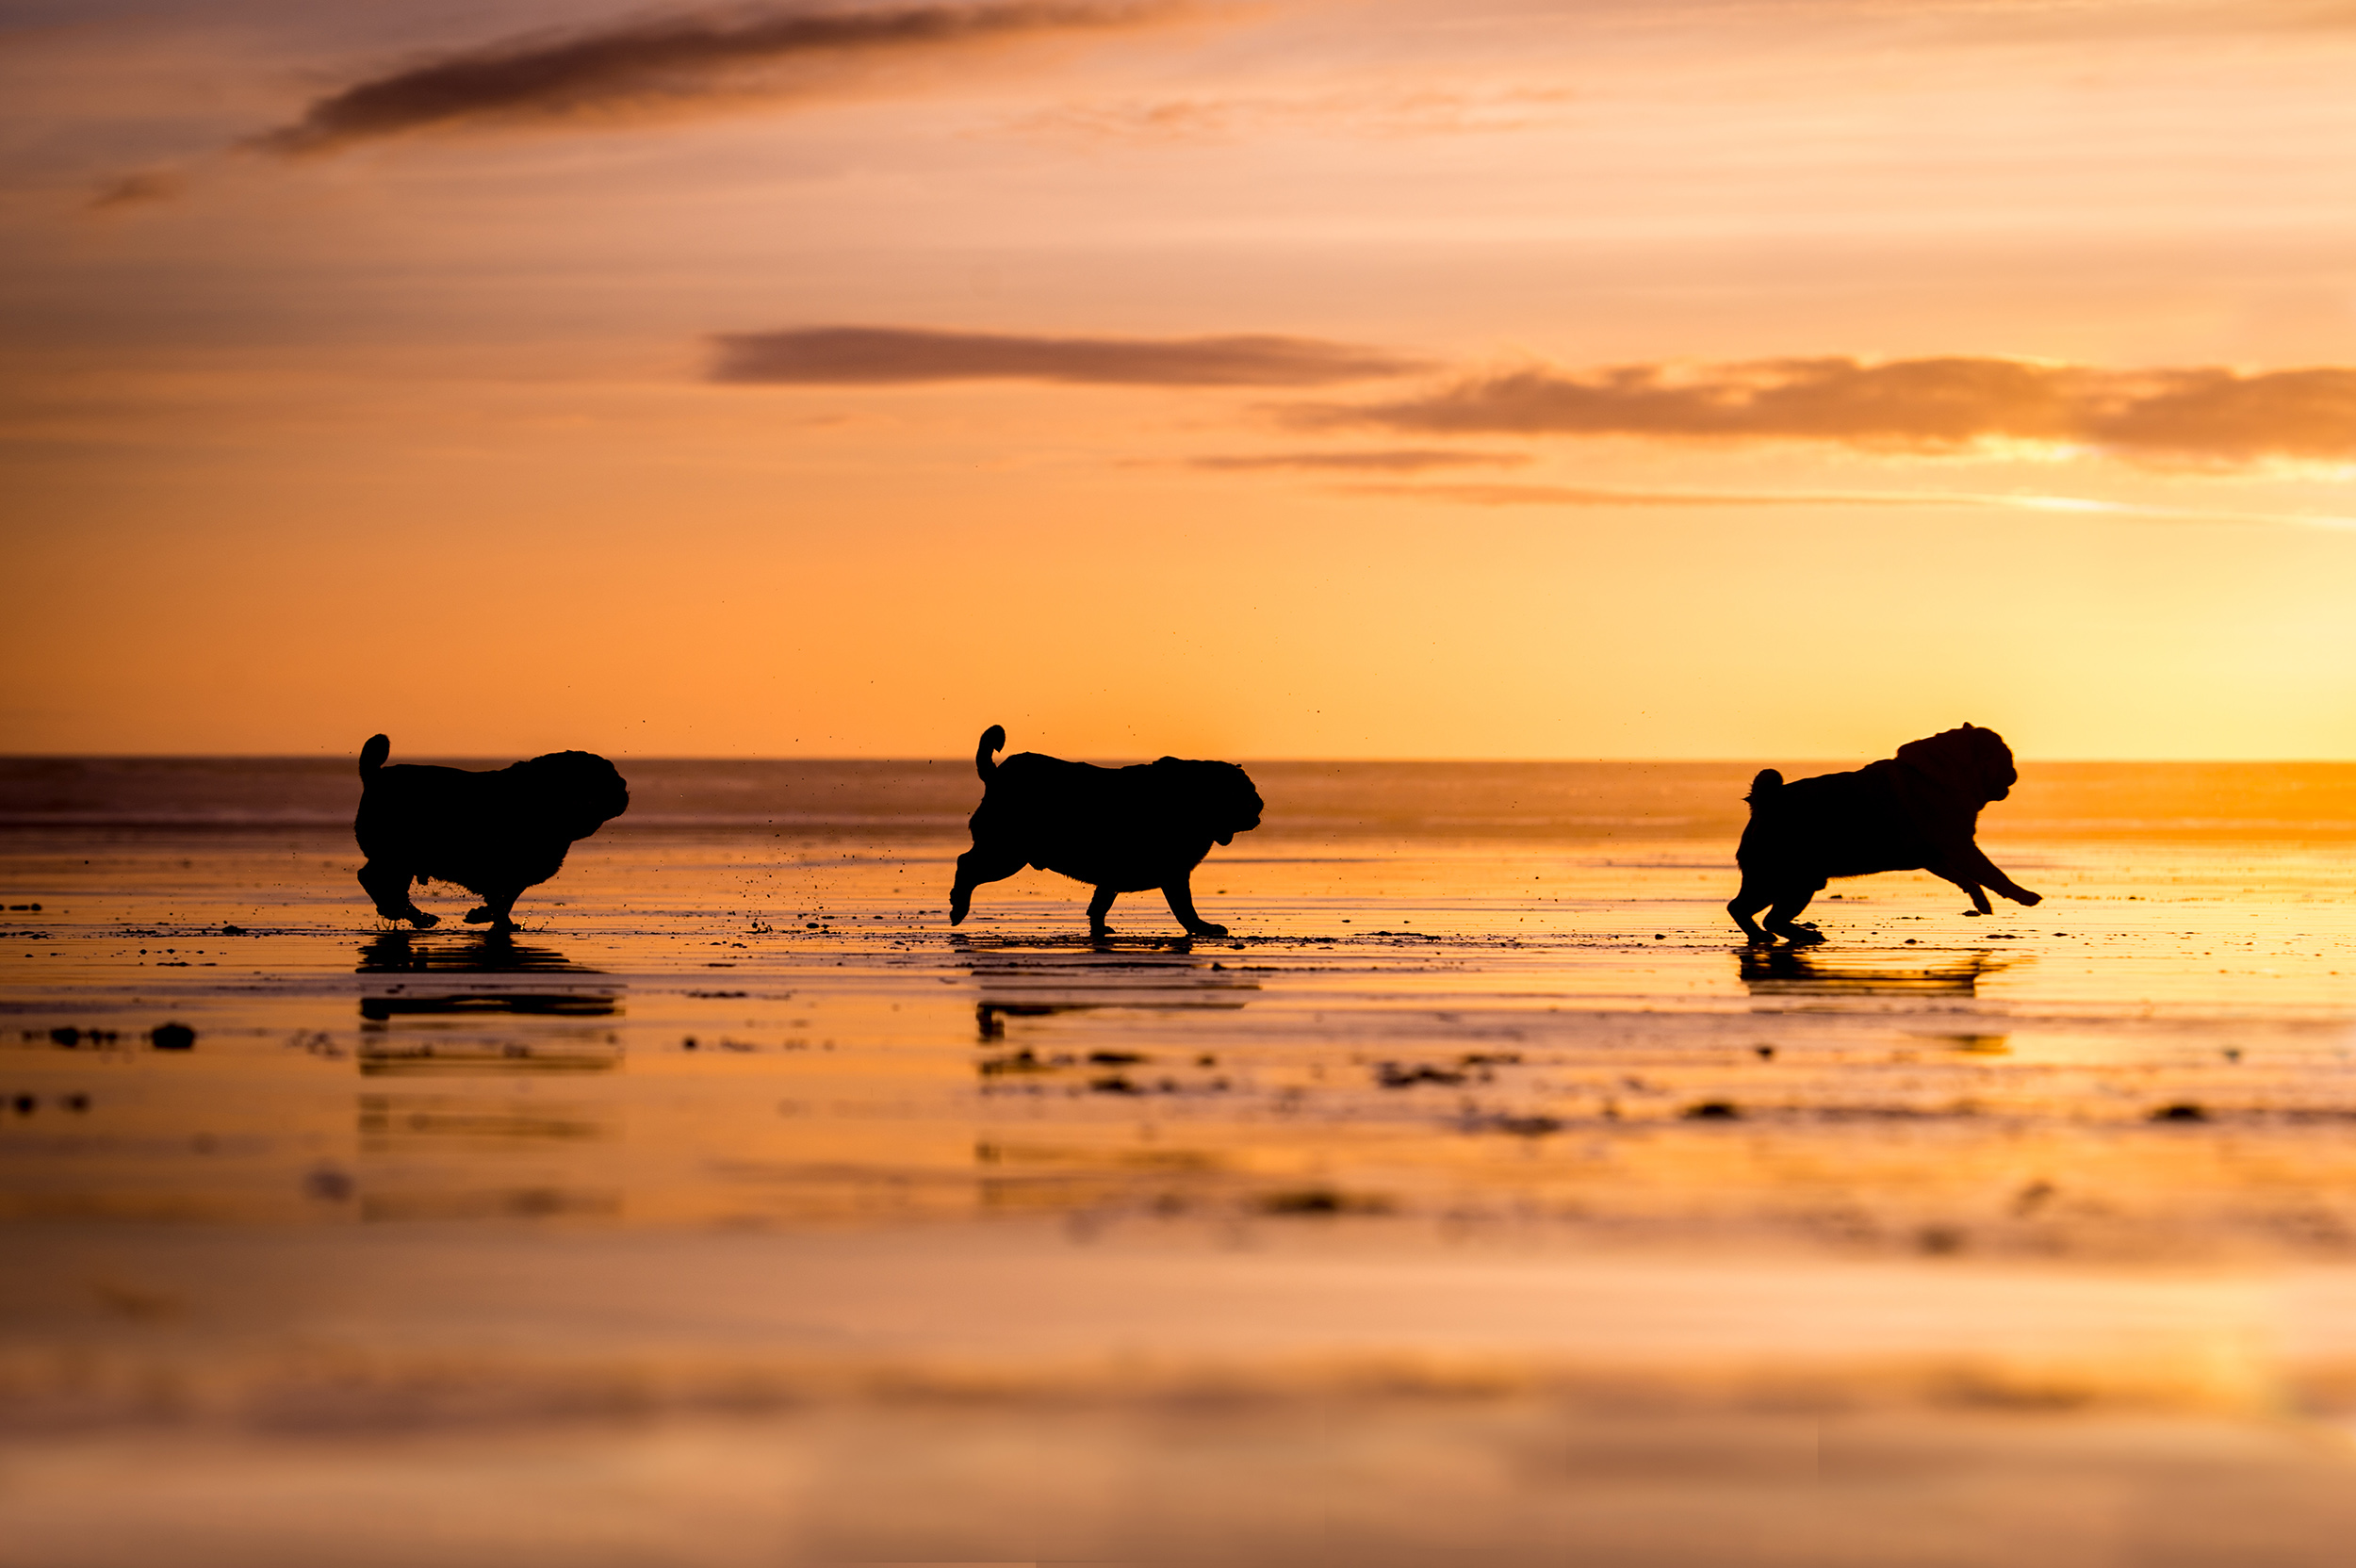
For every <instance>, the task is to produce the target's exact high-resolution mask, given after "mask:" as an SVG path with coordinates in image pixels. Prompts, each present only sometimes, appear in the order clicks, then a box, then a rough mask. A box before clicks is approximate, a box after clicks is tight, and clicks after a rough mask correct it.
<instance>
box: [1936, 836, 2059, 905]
mask: <svg viewBox="0 0 2356 1568" xmlns="http://www.w3.org/2000/svg"><path fill="white" fill-rule="evenodd" d="M1945 863H1946V864H1949V865H1953V866H1955V867H1957V868H1959V869H1960V870H1961V871H1962V872H1963V876H1960V877H1959V876H1949V875H1948V874H1947V872H1946V871H1944V870H1940V871H1939V872H1938V873H1937V874H1938V875H1940V876H1946V877H1947V879H1948V880H1949V881H1951V882H1961V881H1962V880H1963V879H1964V877H1969V878H1971V880H1972V881H1973V882H1975V883H1978V884H1979V885H1980V886H1982V887H1988V888H1993V889H1995V890H1997V891H1998V892H2000V893H2003V894H2004V896H2005V897H2006V898H2009V899H2011V900H2012V901H2013V902H2014V903H2015V904H2021V905H2029V904H2042V903H2044V902H2045V900H2044V899H2043V898H2042V897H2041V896H2040V895H2038V894H2037V893H2033V892H2031V891H2030V890H2028V889H2026V888H2024V887H2022V886H2021V884H2020V883H2018V882H2015V881H2014V880H2013V879H2012V878H2011V877H2009V876H2006V875H2005V874H2004V873H2003V872H2002V871H2000V870H1998V869H1997V866H1996V862H1995V861H1993V860H1991V859H1989V858H1988V856H1987V854H1986V853H1985V852H1983V851H1982V850H1981V848H1980V846H1979V845H1978V844H1965V845H1964V846H1963V847H1962V848H1961V849H1959V850H1955V851H1952V852H1950V854H1949V855H1948V857H1947V859H1946V862H1945ZM1987 912H1988V911H1987V910H1986V909H1982V910H1981V913H1982V914H1986V913H1987Z"/></svg>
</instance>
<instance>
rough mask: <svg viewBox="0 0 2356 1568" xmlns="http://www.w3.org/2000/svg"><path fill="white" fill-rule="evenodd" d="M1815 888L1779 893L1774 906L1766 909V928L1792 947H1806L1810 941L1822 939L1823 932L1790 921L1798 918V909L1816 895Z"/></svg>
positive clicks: (1805, 905) (1820, 885) (1806, 904)
mask: <svg viewBox="0 0 2356 1568" xmlns="http://www.w3.org/2000/svg"><path fill="white" fill-rule="evenodd" d="M1817 886H1818V887H1822V886H1823V884H1822V883H1819V884H1818V885H1817ZM1815 896H1816V888H1801V889H1799V890H1796V891H1791V892H1786V893H1783V894H1781V895H1779V896H1778V897H1777V898H1776V899H1775V907H1774V908H1772V909H1770V910H1768V911H1767V929H1768V930H1770V931H1773V932H1774V933H1775V935H1776V936H1778V937H1781V938H1782V939H1784V940H1785V941H1788V942H1790V943H1791V944H1792V946H1793V947H1807V946H1808V945H1810V944H1811V943H1814V942H1821V941H1823V940H1824V933H1823V932H1821V931H1817V930H1814V929H1811V928H1810V927H1808V926H1805V925H1794V924H1792V922H1793V921H1795V920H1797V919H1799V916H1800V911H1801V910H1803V909H1805V908H1807V907H1808V901H1809V900H1810V899H1813V898H1814V897H1815Z"/></svg>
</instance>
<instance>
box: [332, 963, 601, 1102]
mask: <svg viewBox="0 0 2356 1568" xmlns="http://www.w3.org/2000/svg"><path fill="white" fill-rule="evenodd" d="M358 972H360V973H362V974H369V975H389V974H401V975H408V976H417V975H428V976H437V977H445V978H438V979H430V980H426V981H423V982H419V981H417V980H415V979H410V980H404V981H402V982H401V983H399V984H385V983H383V982H380V983H379V985H378V986H377V987H374V988H370V990H369V991H368V992H367V993H365V994H363V995H362V996H361V998H360V1019H361V1025H360V1028H361V1039H360V1045H359V1049H358V1053H357V1054H358V1056H359V1063H360V1071H361V1073H362V1074H363V1075H365V1076H368V1077H381V1076H385V1075H388V1074H407V1075H414V1074H418V1073H452V1072H457V1073H482V1072H583V1071H587V1072H603V1071H610V1070H614V1068H616V1067H618V1066H620V1065H621V1061H622V1055H623V1048H622V1042H621V1037H620V1036H618V1035H616V1034H614V1033H613V1032H611V1031H610V1030H606V1029H600V1028H596V1027H590V1028H582V1027H578V1026H576V1027H572V1028H562V1027H558V1028H550V1027H547V1026H545V1025H543V1026H541V1027H540V1028H538V1029H536V1030H535V1031H534V1032H533V1034H532V1036H531V1037H524V1036H521V1035H519V1034H518V1033H517V1026H518V1025H520V1024H521V1022H522V1021H524V1020H528V1019H529V1020H551V1021H553V1020H589V1019H616V1018H618V1017H619V1016H620V1015H621V1013H622V996H623V993H624V991H625V990H626V987H624V986H623V985H622V984H621V983H619V982H617V981H612V980H609V979H606V978H605V977H603V976H598V977H597V979H595V980H593V981H590V982H588V983H586V984H581V985H575V986H568V987H563V988H550V986H549V977H551V976H556V975H566V974H577V975H584V976H586V975H597V971H595V970H593V969H589V968H586V967H584V966H581V965H579V964H574V963H572V962H569V961H568V960H567V959H566V958H565V956H564V954H563V953H561V952H559V951H558V950H556V949H555V948H552V947H533V946H528V945H525V944H523V943H519V942H517V941H515V939H513V938H512V937H508V936H506V935H504V934H499V933H490V934H485V935H483V936H478V937H470V938H461V939H457V940H450V939H430V938H429V939H420V938H417V937H412V936H408V935H406V934H394V935H388V936H383V937H379V938H378V939H376V940H374V941H372V942H370V943H369V944H368V946H367V947H366V948H365V949H363V950H362V954H361V962H360V966H359V971H358ZM515 974H522V975H531V976H532V977H533V979H532V984H531V986H530V988H516V987H514V986H511V985H509V984H507V983H504V982H503V980H502V979H501V978H500V977H503V976H506V975H515ZM397 1023H398V1024H401V1025H404V1026H403V1027H400V1028H396V1024H397Z"/></svg>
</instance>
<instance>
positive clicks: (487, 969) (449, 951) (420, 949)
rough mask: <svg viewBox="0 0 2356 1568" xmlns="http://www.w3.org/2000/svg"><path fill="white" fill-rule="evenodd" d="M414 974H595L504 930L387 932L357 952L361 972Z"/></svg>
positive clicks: (549, 948)
mask: <svg viewBox="0 0 2356 1568" xmlns="http://www.w3.org/2000/svg"><path fill="white" fill-rule="evenodd" d="M358 972H359V973H362V974H390V973H407V972H432V973H461V974H515V973H526V972H531V973H548V972H569V973H575V974H593V973H595V972H596V971H594V970H590V969H585V968H583V967H582V966H581V965H579V964H575V963H572V962H570V961H568V960H567V959H566V958H565V956H564V954H562V953H560V952H558V951H557V950H556V949H555V948H552V947H535V946H532V945H531V944H529V943H525V942H519V941H517V940H515V938H514V937H512V936H509V935H507V934H506V933H505V932H495V931H486V932H483V933H481V934H479V935H466V936H455V937H416V936H412V935H410V934H409V933H408V932H406V931H388V932H386V933H384V935H383V936H380V937H378V938H377V939H375V940H373V941H371V942H369V943H368V945H367V946H366V947H364V948H362V949H361V950H360V965H359V969H358Z"/></svg>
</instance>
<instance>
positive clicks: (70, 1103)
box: [58, 1094, 90, 1111]
mask: <svg viewBox="0 0 2356 1568" xmlns="http://www.w3.org/2000/svg"><path fill="white" fill-rule="evenodd" d="M58 1103H59V1104H61V1105H63V1106H64V1107H65V1108H66V1109H67V1110H69V1111H87V1110H89V1109H90V1096H89V1095H87V1094H69V1095H67V1096H66V1097H65V1098H64V1099H63V1100H61V1101H59V1102H58Z"/></svg>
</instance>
